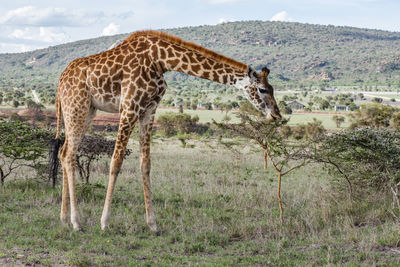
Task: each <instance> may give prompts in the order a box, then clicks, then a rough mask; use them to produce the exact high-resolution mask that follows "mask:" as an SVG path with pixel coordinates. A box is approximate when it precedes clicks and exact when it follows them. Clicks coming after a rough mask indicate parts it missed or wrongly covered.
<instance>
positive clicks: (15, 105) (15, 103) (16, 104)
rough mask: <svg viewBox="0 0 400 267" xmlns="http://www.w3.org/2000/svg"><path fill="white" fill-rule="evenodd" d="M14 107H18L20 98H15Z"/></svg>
mask: <svg viewBox="0 0 400 267" xmlns="http://www.w3.org/2000/svg"><path fill="white" fill-rule="evenodd" d="M13 107H14V108H18V107H19V101H18V100H13Z"/></svg>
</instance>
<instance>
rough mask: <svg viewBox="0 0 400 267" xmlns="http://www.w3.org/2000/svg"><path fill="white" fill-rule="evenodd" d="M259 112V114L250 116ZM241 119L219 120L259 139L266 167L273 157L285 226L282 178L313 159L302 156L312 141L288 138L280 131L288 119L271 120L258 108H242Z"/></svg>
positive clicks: (232, 129) (228, 127)
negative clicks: (245, 109)
mask: <svg viewBox="0 0 400 267" xmlns="http://www.w3.org/2000/svg"><path fill="white" fill-rule="evenodd" d="M250 114H256V115H250ZM238 116H239V117H240V119H241V123H239V124H224V123H216V122H214V123H215V124H216V125H217V126H218V127H220V128H221V129H223V130H227V131H229V132H231V133H232V134H235V135H239V136H243V137H246V138H248V139H250V140H253V141H255V142H256V143H257V144H258V145H259V146H260V147H261V148H262V149H263V150H264V168H266V167H267V160H268V159H269V160H270V161H271V163H272V166H273V167H274V170H275V171H276V173H277V176H278V191H277V197H278V202H279V210H280V226H281V230H282V226H283V205H282V199H281V183H282V177H283V176H285V175H286V174H288V173H290V172H291V171H293V170H295V169H297V168H300V167H302V166H304V165H305V164H307V162H308V161H309V159H308V158H307V157H304V156H302V154H304V153H307V150H308V147H309V143H308V140H307V139H306V140H301V141H299V140H298V141H295V140H293V139H289V138H284V137H283V135H282V134H281V133H280V132H281V130H282V129H283V127H284V126H285V125H286V123H287V121H286V120H282V121H276V122H268V121H266V119H265V118H264V116H262V115H258V113H256V112H254V111H250V112H246V111H244V112H243V111H242V112H241V113H239V114H238Z"/></svg>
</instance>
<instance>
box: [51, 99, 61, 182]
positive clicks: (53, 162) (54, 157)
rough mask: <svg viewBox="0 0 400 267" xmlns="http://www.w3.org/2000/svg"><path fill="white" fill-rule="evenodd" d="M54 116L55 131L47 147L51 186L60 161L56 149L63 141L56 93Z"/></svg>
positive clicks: (58, 101)
mask: <svg viewBox="0 0 400 267" xmlns="http://www.w3.org/2000/svg"><path fill="white" fill-rule="evenodd" d="M56 116H57V131H56V137H55V138H54V139H52V140H51V141H50V149H49V180H51V181H52V185H53V188H54V187H55V185H56V182H57V172H58V167H59V165H60V161H59V160H58V151H59V150H60V147H61V145H62V143H63V141H62V140H61V138H60V133H61V116H62V111H61V104H60V99H59V97H58V95H57V98H56Z"/></svg>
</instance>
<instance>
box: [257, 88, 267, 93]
mask: <svg viewBox="0 0 400 267" xmlns="http://www.w3.org/2000/svg"><path fill="white" fill-rule="evenodd" d="M258 91H259V92H260V93H261V94H266V93H267V90H265V89H263V88H260V87H259V88H258Z"/></svg>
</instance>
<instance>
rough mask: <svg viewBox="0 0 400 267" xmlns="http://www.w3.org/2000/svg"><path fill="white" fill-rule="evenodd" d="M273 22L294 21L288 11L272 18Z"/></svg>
mask: <svg viewBox="0 0 400 267" xmlns="http://www.w3.org/2000/svg"><path fill="white" fill-rule="evenodd" d="M270 20H271V21H293V19H292V18H291V17H289V14H288V13H287V12H286V11H281V12H279V13H276V14H275V15H273V16H272V18H271V19H270Z"/></svg>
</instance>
